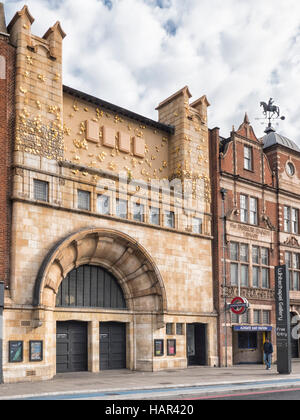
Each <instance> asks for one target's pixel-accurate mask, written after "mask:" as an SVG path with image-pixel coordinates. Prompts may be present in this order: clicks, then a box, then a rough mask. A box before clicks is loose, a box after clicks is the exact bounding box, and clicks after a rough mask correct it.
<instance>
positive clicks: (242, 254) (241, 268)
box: [230, 242, 249, 287]
mask: <svg viewBox="0 0 300 420" xmlns="http://www.w3.org/2000/svg"><path fill="white" fill-rule="evenodd" d="M230 260H231V263H230V280H231V285H232V286H238V285H239V284H240V285H241V286H243V287H248V286H249V246H248V245H247V244H239V243H237V242H231V244H230Z"/></svg>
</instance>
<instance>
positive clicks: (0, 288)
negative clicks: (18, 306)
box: [0, 282, 4, 384]
mask: <svg viewBox="0 0 300 420" xmlns="http://www.w3.org/2000/svg"><path fill="white" fill-rule="evenodd" d="M3 309H4V283H3V282H0V384H3Z"/></svg>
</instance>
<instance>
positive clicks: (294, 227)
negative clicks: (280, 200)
mask: <svg viewBox="0 0 300 420" xmlns="http://www.w3.org/2000/svg"><path fill="white" fill-rule="evenodd" d="M284 231H285V232H287V233H295V234H299V210H298V209H295V208H292V207H289V206H284Z"/></svg>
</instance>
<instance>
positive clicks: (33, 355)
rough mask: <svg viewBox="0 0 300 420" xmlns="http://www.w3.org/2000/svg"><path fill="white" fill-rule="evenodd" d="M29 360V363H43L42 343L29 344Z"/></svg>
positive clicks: (32, 342) (31, 342) (33, 342)
mask: <svg viewBox="0 0 300 420" xmlns="http://www.w3.org/2000/svg"><path fill="white" fill-rule="evenodd" d="M29 360H30V362H42V361H43V342H42V341H30V342H29Z"/></svg>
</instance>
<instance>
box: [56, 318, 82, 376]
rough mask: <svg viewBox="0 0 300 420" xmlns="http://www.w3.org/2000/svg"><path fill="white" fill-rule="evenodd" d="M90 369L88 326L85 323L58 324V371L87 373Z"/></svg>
mask: <svg viewBox="0 0 300 420" xmlns="http://www.w3.org/2000/svg"><path fill="white" fill-rule="evenodd" d="M87 368H88V352H87V324H86V323H85V322H75V321H74V322H73V321H71V322H57V326H56V371H57V373H65V372H85V371H87Z"/></svg>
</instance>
